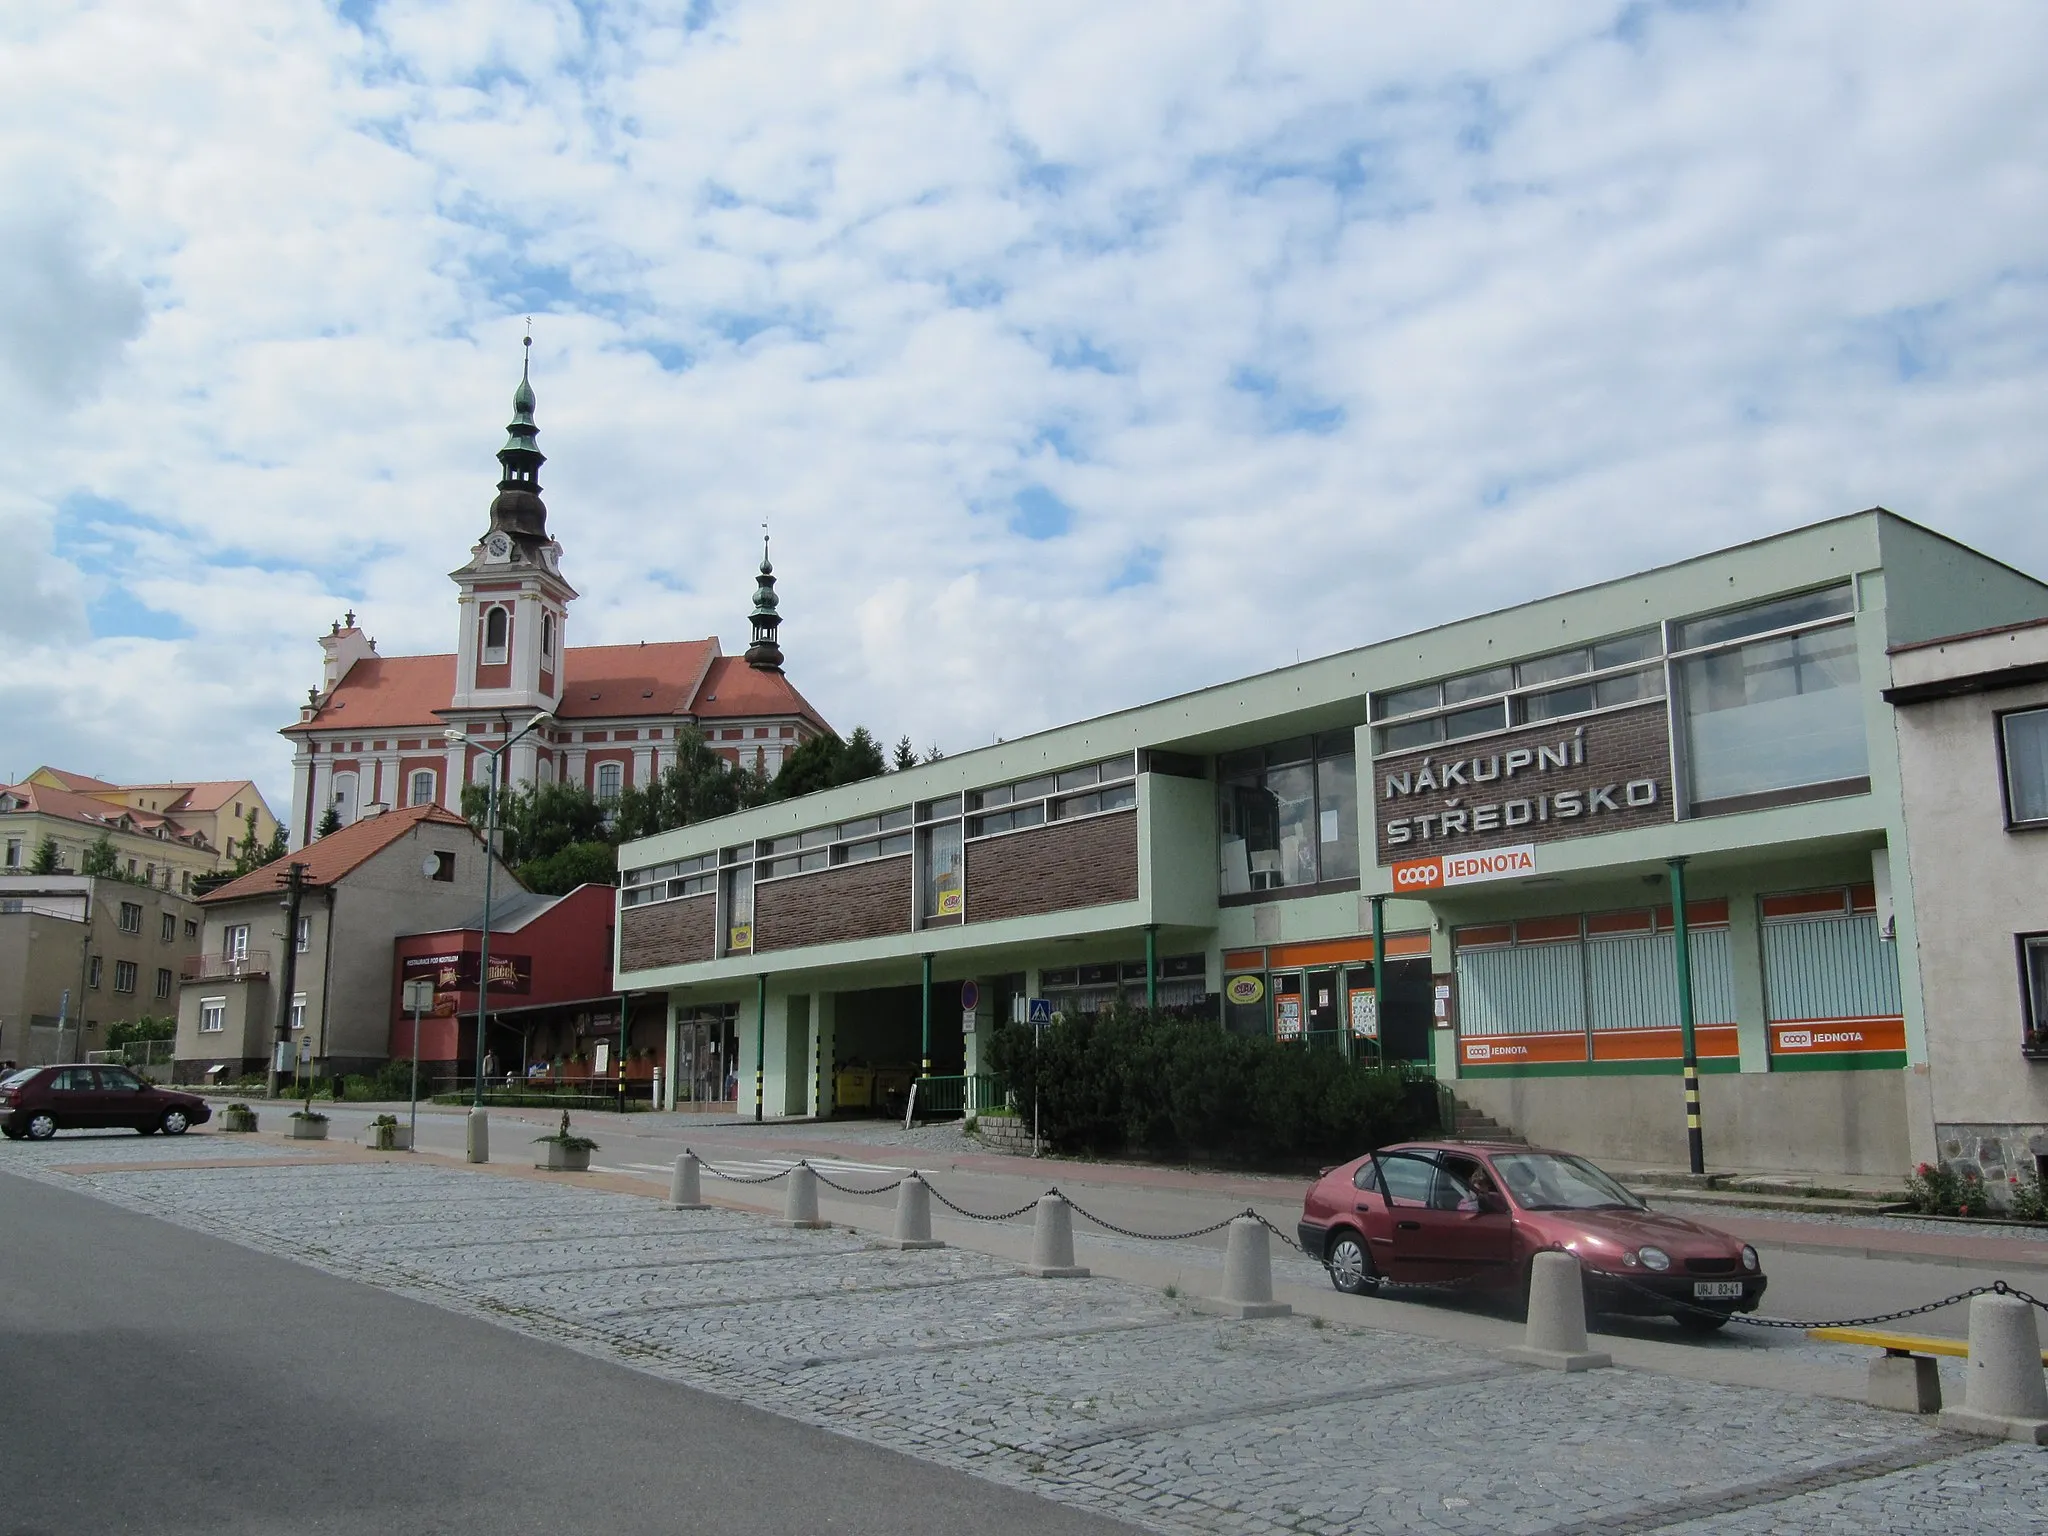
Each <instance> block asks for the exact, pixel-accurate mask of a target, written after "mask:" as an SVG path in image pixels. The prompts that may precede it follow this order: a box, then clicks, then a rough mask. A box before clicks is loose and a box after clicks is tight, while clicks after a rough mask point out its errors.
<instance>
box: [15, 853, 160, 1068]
mask: <svg viewBox="0 0 2048 1536" xmlns="http://www.w3.org/2000/svg"><path fill="white" fill-rule="evenodd" d="M198 950H199V908H198V906H197V905H196V904H194V903H193V902H192V901H191V900H189V899H187V898H186V897H183V896H180V895H178V894H176V893H175V892H173V891H167V890H164V889H163V888H162V887H161V886H140V885H131V884H129V883H128V882H126V881H122V880H103V879H98V878H95V877H92V876H87V875H23V874H5V875H0V1061H16V1062H20V1063H22V1064H24V1065H30V1064H36V1063H42V1062H51V1061H83V1060H84V1059H85V1054H84V1053H85V1052H87V1051H91V1050H98V1049H100V1048H101V1042H102V1041H104V1040H105V1039H106V1029H107V1026H108V1025H109V1024H117V1023H132V1022H134V1021H135V1020H137V1019H144V1018H158V1019H162V1018H169V1017H170V1016H171V1015H172V1014H174V1013H175V1012H177V1008H178V994H177V978H178V976H179V975H180V973H181V972H182V970H183V969H184V966H185V964H186V962H187V960H189V959H190V957H191V956H192V955H194V954H196V953H197V952H198Z"/></svg>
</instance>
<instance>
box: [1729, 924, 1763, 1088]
mask: <svg viewBox="0 0 2048 1536" xmlns="http://www.w3.org/2000/svg"><path fill="white" fill-rule="evenodd" d="M1728 950H1729V955H1730V960H1729V964H1730V967H1731V968H1732V969H1733V971H1734V973H1735V1038H1736V1042H1737V1045H1738V1048H1739V1049H1740V1050H1741V1052H1742V1070H1743V1071H1745V1072H1768V1071H1770V1070H1771V1031H1770V1028H1769V1026H1768V1025H1767V1024H1766V1023H1765V1022H1764V948H1763V930H1762V927H1761V925H1760V924H1759V922H1758V920H1757V910H1756V896H1755V893H1753V892H1748V891H1745V892H1742V893H1740V894H1731V895H1730V896H1729V898H1728Z"/></svg>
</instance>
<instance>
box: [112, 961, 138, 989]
mask: <svg viewBox="0 0 2048 1536" xmlns="http://www.w3.org/2000/svg"><path fill="white" fill-rule="evenodd" d="M135 970H136V967H135V962H134V961H133V960H116V961H115V962H114V990H115V991H116V992H133V991H134V990H135Z"/></svg>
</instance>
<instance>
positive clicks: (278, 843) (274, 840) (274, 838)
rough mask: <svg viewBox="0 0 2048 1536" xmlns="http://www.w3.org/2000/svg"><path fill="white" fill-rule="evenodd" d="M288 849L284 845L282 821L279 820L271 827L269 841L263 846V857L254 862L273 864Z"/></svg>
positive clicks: (288, 850)
mask: <svg viewBox="0 0 2048 1536" xmlns="http://www.w3.org/2000/svg"><path fill="white" fill-rule="evenodd" d="M290 851H291V850H290V849H289V848H288V847H287V846H286V839H285V833H284V823H283V822H281V821H280V822H279V823H278V824H277V825H276V826H275V827H273V828H272V829H271V832H270V841H269V842H268V843H266V844H265V845H264V848H263V857H262V858H260V859H258V860H257V861H256V862H257V863H259V864H275V863H276V862H277V861H278V860H279V859H281V858H283V857H284V856H285V854H287V853H288V852H290Z"/></svg>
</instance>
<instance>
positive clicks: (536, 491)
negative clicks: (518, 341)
mask: <svg viewBox="0 0 2048 1536" xmlns="http://www.w3.org/2000/svg"><path fill="white" fill-rule="evenodd" d="M522 345H524V347H525V348H526V358H525V360H524V361H523V362H521V364H520V365H519V388H518V389H516V390H514V391H513V392H512V421H511V424H510V425H508V426H507V427H506V428H505V433H506V436H505V446H504V447H502V448H500V449H499V450H498V463H499V464H500V465H502V466H503V467H504V471H505V475H504V478H503V479H501V480H500V481H499V482H498V497H497V500H495V501H493V502H492V503H491V531H492V532H493V533H509V534H511V535H512V536H513V537H515V538H523V539H533V540H540V541H545V540H546V539H547V536H548V508H547V503H546V502H544V501H542V500H541V499H540V467H541V465H543V464H545V463H546V462H547V455H546V454H544V453H542V452H541V451H540V447H539V445H538V443H537V442H536V439H538V438H539V436H540V428H539V427H537V426H535V425H534V424H533V406H534V399H533V380H532V377H531V365H532V361H533V337H531V336H528V337H526V338H525V340H524V342H523V343H522Z"/></svg>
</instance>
